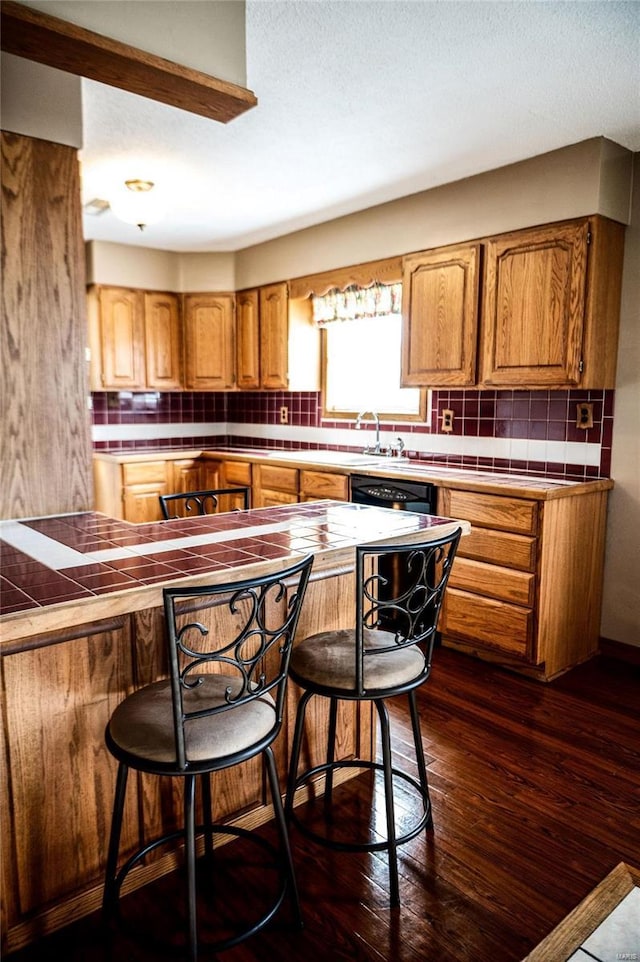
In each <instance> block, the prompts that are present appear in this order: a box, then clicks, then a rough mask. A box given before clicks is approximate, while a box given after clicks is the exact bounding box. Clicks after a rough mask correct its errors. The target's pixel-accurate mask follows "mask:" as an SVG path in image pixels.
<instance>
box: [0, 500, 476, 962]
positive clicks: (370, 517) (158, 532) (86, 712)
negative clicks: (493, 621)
mask: <svg viewBox="0 0 640 962" xmlns="http://www.w3.org/2000/svg"><path fill="white" fill-rule="evenodd" d="M35 520H36V521H37V528H38V532H39V536H40V537H39V542H38V544H37V545H36V546H35V547H34V546H33V538H32V535H33V530H32V528H31V527H30V524H31V523H30V522H20V521H18V522H13V521H10V522H5V523H4V524H3V523H0V539H1V540H2V548H3V557H6V552H9V553H10V552H11V551H14V552H15V551H16V550H17V551H18V552H19V553H20V551H21V548H20V545H22V546H24V547H26V546H27V545H29V546H31V547H30V550H31V551H32V552H33V553H34V554H35V556H36V557H35V558H34V560H33V562H32V564H33V565H34V566H39V568H41V569H44V570H43V571H42V574H43V575H49V576H50V577H58V576H59V575H58V572H57V571H53V570H52V569H51V568H50V567H49V563H50V559H51V558H52V557H57V563H60V561H59V559H60V558H61V557H62V558H63V561H64V563H65V564H66V565H67V568H66V569H65V570H66V571H67V572H68V574H67V575H66V577H68V578H69V580H70V583H71V584H75V585H76V587H77V588H78V589H79V596H74V597H73V598H70V599H68V600H65V601H63V602H56V601H52V602H49V603H47V602H42V603H37V604H36V605H35V607H34V606H33V603H31V602H30V599H29V598H28V597H27V598H26V601H25V608H24V610H18V611H11V612H9V613H6V614H3V615H2V636H1V639H0V686H1V688H2V700H3V706H4V710H3V712H2V713H0V767H1V769H2V771H1V772H0V774H1V776H2V777H0V831H1V842H2V844H1V845H0V867H1V872H2V890H3V925H2V942H3V944H2V951H3V953H7V952H10V951H14V950H17V949H20V948H21V947H23V946H24V945H26V944H28V943H29V942H31V941H33V940H35V939H38V938H42V937H43V936H44V935H47V934H49V933H50V932H53V931H54V930H55V929H58V928H60V927H61V926H63V925H67V924H69V923H70V922H73V921H74V920H76V919H79V918H81V917H83V916H86V915H88V914H89V913H91V912H93V911H95V910H97V909H99V907H100V902H101V898H102V889H103V881H104V868H105V860H106V855H107V842H108V835H109V831H108V827H109V822H110V816H111V810H112V805H113V797H114V791H115V782H116V761H115V759H114V758H113V757H112V756H111V754H110V753H109V752H108V751H107V749H106V746H105V742H104V732H105V727H106V724H107V721H108V719H109V717H110V715H111V713H112V712H113V710H114V709H115V707H116V706H117V705H118V704H119V703H120V702H121V701H122V699H123V698H124V697H125V696H126V695H128V694H130V693H131V691H133V690H134V688H137V687H140V686H142V685H146V684H151V683H153V682H154V681H156V680H158V679H160V678H166V677H167V667H166V664H165V661H166V645H165V642H164V633H163V625H162V621H163V614H162V590H163V587H166V586H168V585H175V584H182V585H184V586H186V585H187V584H189V585H191V586H193V587H198V586H202V585H207V584H211V583H218V582H229V581H238V580H244V579H246V578H251V577H253V576H254V575H256V574H258V573H261V572H264V571H266V570H274V571H275V570H283V569H285V568H287V567H289V566H290V565H291V564H293V563H294V562H295V561H296V560H299V559H300V556H301V553H306V552H305V549H303V548H300V547H299V545H300V542H301V541H303V540H304V538H305V536H307V537H309V535H310V533H312V532H315V544H316V548H315V549H314V554H315V557H314V565H313V570H312V573H311V579H310V581H309V585H308V588H307V593H306V595H305V602H304V605H303V609H302V612H301V615H300V621H299V623H298V634H297V638H302V637H306V636H307V635H309V634H313V633H316V632H319V631H329V630H333V629H337V628H340V627H343V626H344V624H347V623H348V622H349V620H350V619H351V618H352V616H353V606H354V604H355V598H354V593H355V592H354V588H355V585H354V563H355V556H354V546H355V545H356V544H357V543H360V542H362V541H365V542H366V541H372V542H378V541H380V540H390V539H392V540H394V541H395V540H402V541H406V542H407V543H415V542H417V541H423V540H425V539H431V538H437V537H439V536H440V535H444V534H448V533H450V532H452V531H454V530H456V528H457V527H458V523H457V522H451V521H446V520H444V519H436V520H434V519H431V518H428V517H426V516H423V515H421V516H418V515H415V516H411V517H409V516H407V515H405V517H402V516H401V515H400V514H399V513H397V512H387V513H385V514H384V515H383V514H382V513H381V512H379V511H377V510H374V509H366V508H363V509H362V511H359V512H358V513H357V518H356V517H354V513H353V512H352V511H351V510H350V506H349V505H341V504H339V503H335V502H334V503H332V504H331V505H330V506H329V507H328V508H324V507H323V506H322V505H311V504H309V505H300V506H299V509H298V511H297V512H296V513H295V515H293V514H292V512H290V511H289V510H287V509H284V510H282V511H279V510H278V509H277V508H275V509H272V510H270V511H268V512H260V511H252V512H251V513H250V515H237V514H228V515H226V521H227V523H226V525H224V526H221V524H220V519H219V518H208V519H205V518H199V519H198V523H197V526H196V527H195V528H194V526H192V525H190V522H188V521H187V522H184V524H185V528H184V530H183V531H182V532H181V534H180V538H181V550H180V551H179V552H176V551H174V550H171V551H170V555H171V557H170V559H167V557H166V554H165V552H164V551H163V547H166V525H165V524H147V525H144V527H143V528H142V529H141V530H139V531H137V530H136V526H135V525H125V524H123V523H122V522H118V521H117V520H115V519H113V518H105V517H104V516H103V515H101V514H94V513H92V512H82V513H80V514H76V515H65V516H64V517H50V518H42V519H35ZM465 527H466V530H468V525H467V526H465ZM310 529H311V531H310ZM90 532H93V533H96V532H99V533H100V535H101V538H102V540H103V541H106V542H107V544H106V545H104V546H103V547H102V550H101V556H100V557H101V560H100V561H96V560H95V556H92V555H91V553H90V552H91V546H90V545H88V544H86V543H85V539H83V538H82V535H83V534H84V535H87V534H89V533H90ZM136 534H138V535H139V537H140V543H139V544H138V545H137V550H138V551H139V552H140V553H151V554H156V555H159V556H162V558H163V561H165V564H166V571H165V574H164V578H163V580H158V576H156V577H155V578H154V579H152V580H150V581H147V580H146V579H145V578H144V576H143V575H141V576H140V577H138V572H136V571H133V569H127V571H129V572H130V574H129V575H124V576H123V575H122V574H120V578H122V577H127V578H128V579H129V582H128V583H127V587H126V590H123V588H122V584H121V583H116V584H115V585H114V583H113V577H114V571H113V568H110V567H109V566H108V561H107V560H105V559H108V558H113V557H114V556H116V557H122V553H123V551H125V552H126V551H127V550H133V547H134V546H135V545H136V542H137V538H136ZM225 534H227V535H228V537H225ZM207 535H210V538H209V540H208V550H207V554H206V555H203V554H201V553H200V548H201V547H202V542H203V536H204V537H205V538H206V537H207ZM239 537H240V538H241V540H242V542H243V548H242V550H241V551H238V552H234V551H230V550H229V549H230V548H232V547H233V546H235V545H238V543H239V541H238V538H239ZM6 539H9V542H7V540H6ZM21 539H26V540H21ZM58 539H60V540H58ZM47 541H50V542H52V543H51V544H47ZM123 542H124V543H125V544H124V545H123ZM312 542H313V539H312ZM305 543H306V544H308V542H305ZM71 545H73V547H71ZM125 545H126V546H128V547H126V546H125ZM87 552H89V554H87ZM75 555H78V556H79V559H78V560H77V559H76V558H75V557H74V556H75ZM165 559H166V560H165ZM194 559H195V561H196V564H195V566H192V564H191V563H192V562H193V561H194ZM208 561H209V562H210V566H209V567H207V562H208ZM143 567H144V566H143ZM194 571H197V573H194ZM87 578H89V579H90V582H89V583H91V584H93V585H95V584H96V582H97V583H98V584H99V585H100V587H99V588H97V590H96V591H95V592H94V591H91V590H90V589H87V588H84V589H83V588H82V587H81V586H82V584H87V580H86V579H87ZM78 579H84V581H79V580H78ZM265 603H266V605H267V608H266V610H265V618H266V620H267V622H268V621H269V614H268V605H269V600H268V599H267V600H266V602H265ZM223 617H225V615H224V613H223V611H222V609H220V607H219V606H210V607H208V608H206V609H205V610H201V611H199V612H198V620H199V621H202V623H203V624H204V626H205V627H206V628H208V629H209V630H210V631H211V632H213V631H214V630H215V629H216V626H218V627H219V626H220V624H221V619H222V618H223ZM226 617H228V618H230V619H231V620H233V616H232V615H230V614H229V613H227V615H226ZM294 644H295V642H294ZM298 696H299V692H298V691H297V689H296V688H295V686H294V685H290V686H289V688H288V691H287V699H286V705H285V710H284V718H283V728H282V734H281V736H280V738H279V739H278V740H277V743H276V744H275V745H274V753H275V757H276V765H277V770H278V776H279V778H280V784H281V787H282V790H283V791H284V788H285V778H286V765H287V759H288V755H289V748H290V743H291V739H292V737H293V722H294V719H295V709H296V704H297V699H298ZM326 726H327V716H326V707H323V706H319V707H318V709H317V711H314V713H313V714H312V715H311V716H310V717H309V724H308V725H307V727H306V731H305V746H306V750H308V752H309V757H310V759H311V760H312V761H313V762H316V761H319V760H320V759H321V758H322V754H323V752H324V751H325V750H326ZM338 726H339V727H338V738H337V744H338V746H339V750H338V757H339V758H342V759H347V758H350V757H353V756H354V755H358V756H359V757H361V758H372V757H375V727H374V724H373V720H372V714H371V710H370V706H364V705H356V704H350V705H345V706H342V707H341V711H340V713H339V716H338ZM342 777H349V776H348V774H347V773H346V772H345V773H344V774H343V776H342ZM161 781H162V780H161V779H157V778H154V779H150V778H148V777H147V776H145V775H144V774H142V773H137V774H136V775H135V777H134V778H133V782H132V784H131V786H130V788H131V792H130V794H128V798H127V802H126V805H127V811H126V817H125V820H124V829H123V830H124V837H123V847H124V848H127V849H128V850H129V852H131V851H132V850H133V848H134V846H136V847H137V845H138V844H139V843H140V842H144V841H145V840H146V841H150V840H151V838H152V837H153V836H154V835H155V834H156V833H157V834H159V833H160V830H162V831H168V830H171V829H173V828H175V825H176V816H177V812H178V811H179V806H176V796H175V795H174V793H173V792H172V791H167V790H166V785H160V784H159V783H161ZM317 788H318V791H321V790H322V785H321V784H319V785H318V786H317ZM268 796H269V792H268V789H267V780H266V777H265V772H264V771H263V770H262V767H261V762H260V760H259V759H254V760H251V761H250V762H249V763H248V764H247V765H243V766H241V768H240V769H237V768H236V769H233V770H231V769H230V770H228V771H227V772H220V773H217V774H214V775H213V798H214V799H215V811H216V818H220V820H223V821H229V822H232V823H233V824H234V825H237V826H239V827H243V828H256V827H258V826H260V825H261V824H263V823H266V822H267V821H269V820H270V819H271V818H272V816H273V812H272V806H271V804H270V797H268ZM306 798H308V789H301V790H299V792H298V793H296V804H297V803H300V802H303V801H304V800H306ZM143 812H144V815H143ZM176 863H177V859H176V855H175V852H171V851H167V850H163V853H162V855H160V853H156V856H154V857H153V858H151V859H150V861H149V863H148V864H145V866H137V867H136V868H135V869H134V870H133V871H132V873H131V875H130V876H129V881H128V884H129V883H130V884H131V885H132V886H135V887H137V886H140V885H144V884H145V883H146V882H149V881H151V880H152V879H153V878H155V877H158V876H160V875H162V874H164V873H166V872H168V871H172V870H173V869H175V868H176Z"/></svg>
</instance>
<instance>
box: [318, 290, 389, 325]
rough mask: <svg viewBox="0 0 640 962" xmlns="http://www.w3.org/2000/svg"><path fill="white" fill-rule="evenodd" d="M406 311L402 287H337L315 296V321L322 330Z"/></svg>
mask: <svg viewBox="0 0 640 962" xmlns="http://www.w3.org/2000/svg"><path fill="white" fill-rule="evenodd" d="M401 310H402V284H373V285H372V286H371V287H347V288H345V290H343V291H341V290H338V288H334V289H333V290H331V291H328V292H327V293H326V294H323V295H322V296H321V297H320V296H317V295H315V294H314V295H313V320H314V322H315V323H316V324H317V325H318V327H326V326H327V325H328V324H333V323H335V322H336V321H356V320H362V319H363V318H367V317H386V316H387V315H389V314H400V312H401Z"/></svg>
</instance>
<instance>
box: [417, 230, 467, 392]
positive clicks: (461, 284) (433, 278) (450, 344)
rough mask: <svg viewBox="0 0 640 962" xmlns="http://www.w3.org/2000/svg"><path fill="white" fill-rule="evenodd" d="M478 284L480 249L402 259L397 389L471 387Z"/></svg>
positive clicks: (464, 248) (450, 249) (451, 249)
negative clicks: (398, 385) (400, 329)
mask: <svg viewBox="0 0 640 962" xmlns="http://www.w3.org/2000/svg"><path fill="white" fill-rule="evenodd" d="M479 283H480V244H466V245H459V246H456V247H446V248H440V249H438V250H432V251H423V252H422V253H420V254H413V255H411V256H410V257H405V259H404V261H403V275H402V294H403V305H402V315H403V320H402V323H403V329H402V386H403V387H420V386H421V385H425V384H427V385H430V386H433V387H436V386H445V385H459V386H462V387H469V386H471V385H472V384H475V383H476V381H477V358H476V354H477V343H478V291H479Z"/></svg>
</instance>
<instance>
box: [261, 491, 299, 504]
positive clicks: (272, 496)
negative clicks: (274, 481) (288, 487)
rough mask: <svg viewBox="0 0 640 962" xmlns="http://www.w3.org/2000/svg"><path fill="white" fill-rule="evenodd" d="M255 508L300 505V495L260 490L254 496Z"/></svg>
mask: <svg viewBox="0 0 640 962" xmlns="http://www.w3.org/2000/svg"><path fill="white" fill-rule="evenodd" d="M254 498H255V500H254V504H253V506H254V508H274V507H277V506H278V505H279V504H298V495H297V494H290V493H289V492H287V491H270V490H269V489H268V488H259V489H258V490H257V491H256V493H255V495H254Z"/></svg>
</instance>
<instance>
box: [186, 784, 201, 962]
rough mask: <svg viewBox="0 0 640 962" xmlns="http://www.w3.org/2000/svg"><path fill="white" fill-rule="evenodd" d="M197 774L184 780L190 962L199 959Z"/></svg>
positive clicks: (195, 961)
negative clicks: (197, 916) (197, 917)
mask: <svg viewBox="0 0 640 962" xmlns="http://www.w3.org/2000/svg"><path fill="white" fill-rule="evenodd" d="M195 789H196V776H195V775H186V776H185V780H184V833H185V854H186V861H187V907H188V920H187V944H188V947H189V956H188V957H189V962H197V959H198V931H197V920H196V820H195V794H196V792H195Z"/></svg>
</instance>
